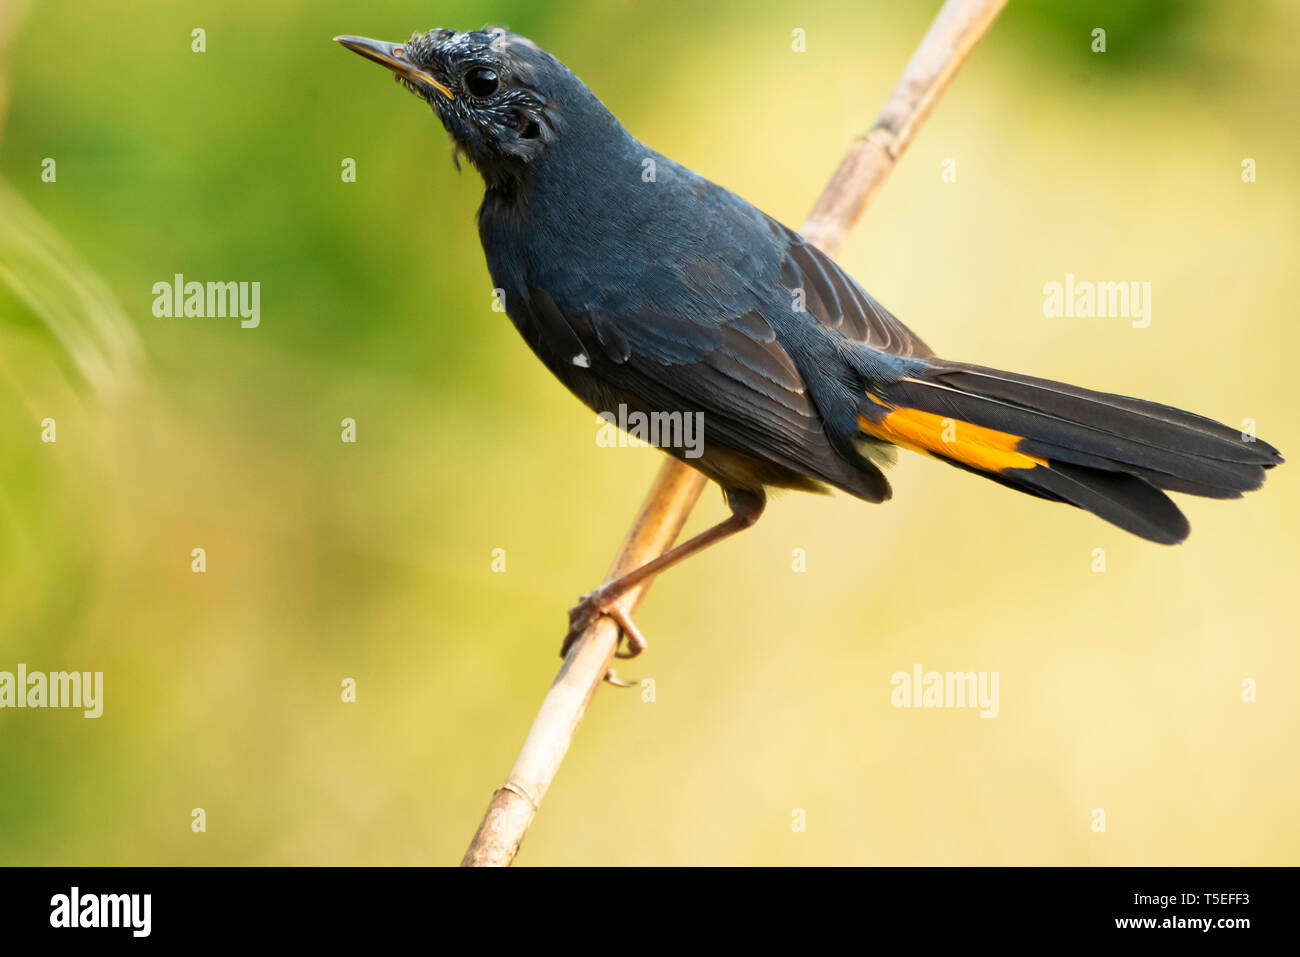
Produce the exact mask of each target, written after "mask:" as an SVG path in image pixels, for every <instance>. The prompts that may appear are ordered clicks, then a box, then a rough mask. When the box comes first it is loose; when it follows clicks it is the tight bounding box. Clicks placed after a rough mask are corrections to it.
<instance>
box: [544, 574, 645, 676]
mask: <svg viewBox="0 0 1300 957" xmlns="http://www.w3.org/2000/svg"><path fill="white" fill-rule="evenodd" d="M621 597H622V596H621V595H616V594H610V593H609V592H606V591H605V590H604V589H603V588H597V589H596V590H595V591H593V592H590V593H589V594H586V595H583V596H582V597H581V598H580V599H578V603H577V604H576V605H574V606H573V607H572V608H570V609H569V633H568V634H567V635H565V636H564V644H563V645H562V646H561V647H560V657H561V658H563V657H565V656H566V655H568V653H569V649H570V648H572V647H573V643H574V642H575V641H577V640H578V636H579V635H581V634H582V633H583V632H584V631H586V630H587V628H589V627H590V626H591V624H592V623H593V622H595V621H596V619H597V618H600V617H601V616H604V615H607V616H609V617H610V618H612V619H613V620H614V623H615V624H616V625H618V629H619V639H620V641H619V645H620V647H621V646H623V645H626V646H627V648H626V650H620V651H616V652H615V653H614V654H615V656H616V657H618V658H635V657H636V656H637V655H639V654H641V652H643V651H645V650H646V648H647V647H648V645H647V643H646V640H645V636H644V635H642V634H641V630H640V629H639V628H637V626H636V623H635V622H634V621H632V618H631V616H630V615H629V614H628V613H627V612H626V611H624V610H623V607H622V606H621V605H620V604H619V603H618V600H619V598H621ZM613 674H614V673H613V671H610V672H609V674H607V675H606V676H605V680H607V681H610V684H617V685H619V687H629V686H628V685H626V684H624V683H622V682H619V681H618V680H617V677H618V676H617V675H614V680H612V681H611V680H610V675H613Z"/></svg>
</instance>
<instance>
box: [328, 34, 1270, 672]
mask: <svg viewBox="0 0 1300 957" xmlns="http://www.w3.org/2000/svg"><path fill="white" fill-rule="evenodd" d="M338 40H339V42H340V43H342V44H343V45H344V46H346V47H348V48H349V49H351V50H354V51H355V52H357V53H359V54H361V55H362V56H365V57H367V58H369V59H371V60H375V61H376V62H379V63H381V64H383V65H384V66H386V67H388V68H389V69H391V70H392V71H393V72H394V73H395V74H396V75H397V79H398V81H399V82H401V83H402V84H403V85H404V86H406V87H408V88H409V89H410V90H412V91H413V92H415V93H416V94H418V95H419V96H421V97H422V98H423V99H425V100H426V101H427V102H428V103H429V104H430V105H431V106H432V107H433V109H434V112H435V113H437V115H438V117H439V118H440V119H441V120H442V123H443V125H444V126H445V127H446V129H447V131H448V133H450V134H451V136H452V138H453V140H454V141H455V144H456V149H457V152H458V153H461V154H463V155H464V156H466V157H467V158H468V159H469V160H470V162H471V163H473V164H474V166H475V167H476V168H477V169H478V171H479V172H480V173H481V174H482V176H483V180H484V183H485V185H486V193H485V195H484V198H483V205H482V207H481V208H480V209H479V216H478V222H479V234H480V236H481V238H482V241H483V251H484V253H485V254H486V256H487V265H488V270H489V272H490V273H491V275H492V280H493V283H494V284H495V285H496V286H497V287H498V288H500V289H501V290H503V291H504V297H505V308H506V312H507V313H508V314H509V316H510V318H511V320H512V321H513V322H514V324H515V326H516V327H517V328H518V329H519V332H520V333H521V334H522V335H523V337H524V339H525V340H526V341H527V343H528V345H529V346H530V347H531V348H532V349H533V351H534V352H535V353H536V354H537V356H538V358H539V359H541V360H542V362H544V363H545V364H546V366H547V368H549V369H550V370H551V371H552V372H553V373H554V374H555V376H556V377H557V378H558V379H559V380H560V381H561V382H563V383H564V384H565V385H566V386H567V387H568V388H569V389H570V390H572V392H573V393H574V394H575V395H577V396H578V398H580V399H581V400H582V401H583V402H585V403H586V404H587V405H589V406H590V407H591V408H592V409H594V410H596V411H597V412H606V411H611V410H616V409H619V408H620V407H623V408H625V409H626V410H630V411H631V412H640V413H642V414H644V415H646V416H653V415H658V416H660V417H661V419H660V421H670V422H671V421H682V420H683V417H685V416H695V415H697V414H698V415H701V416H702V419H701V420H700V421H702V423H703V430H704V441H703V444H702V447H701V448H699V449H696V450H695V451H697V452H699V453H700V454H699V455H698V457H692V454H691V451H692V450H690V449H687V448H683V447H682V445H681V444H676V443H673V442H661V443H660V444H661V445H662V447H663V448H664V450H665V451H666V452H668V453H669V454H671V455H675V456H677V457H678V458H681V459H683V461H686V462H687V463H688V464H689V465H692V466H694V467H695V468H696V469H698V470H699V471H701V472H703V473H704V474H705V475H707V476H708V477H709V478H711V479H713V480H714V481H715V482H717V483H718V484H719V485H720V486H722V489H723V492H724V494H725V496H726V499H727V502H728V504H729V506H730V508H731V510H732V513H733V514H732V517H731V518H729V519H728V520H727V521H725V522H723V523H721V524H720V525H718V526H716V527H715V528H713V529H710V530H709V531H707V532H704V533H703V534H701V535H699V536H697V537H696V538H694V539H692V540H690V541H688V542H686V543H685V544H683V545H680V546H678V547H677V548H676V549H673V550H672V551H671V552H668V553H667V554H666V555H664V556H663V557H661V558H659V559H657V560H655V561H654V562H651V563H650V564H649V565H647V566H644V567H643V568H642V569H638V570H637V571H634V572H632V573H631V574H630V575H627V576H625V577H623V578H620V579H618V580H616V581H613V582H609V583H606V584H605V585H603V586H602V587H601V588H599V589H597V590H596V591H594V592H592V593H591V594H590V595H588V596H585V597H584V598H583V600H582V601H581V602H580V603H579V605H578V606H577V607H575V608H574V609H573V610H572V611H571V612H570V623H571V631H570V639H571V638H572V637H573V636H574V635H575V634H576V633H577V632H578V631H580V630H581V628H583V627H584V626H585V625H586V624H588V623H589V622H590V621H591V620H593V619H594V618H595V617H596V616H598V615H601V614H610V615H612V616H613V617H615V618H616V619H617V620H618V622H619V624H620V625H621V626H622V627H623V630H624V634H625V636H626V638H627V640H628V648H629V653H630V654H635V653H637V652H638V651H639V650H640V649H641V648H643V647H644V639H642V638H641V636H640V635H639V633H638V632H637V630H636V628H635V625H634V624H633V623H632V622H631V621H630V620H629V619H628V617H627V616H626V615H625V614H623V613H622V611H621V610H620V609H619V608H618V607H617V604H616V602H617V599H618V597H619V596H620V595H622V594H623V593H624V592H625V591H626V590H627V589H628V588H630V587H631V586H632V585H634V584H636V583H637V582H639V581H641V580H643V579H644V578H646V577H648V576H649V575H651V574H654V573H655V572H658V571H660V570H662V569H663V568H666V567H668V566H669V565H671V564H674V563H675V562H677V561H680V560H681V559H682V558H684V557H686V556H687V555H689V554H691V553H692V552H695V551H698V550H699V549H701V548H703V547H705V546H707V545H709V544H711V543H713V542H715V541H718V540H719V539H721V538H724V537H726V536H727V535H730V534H732V533H734V532H736V531H739V530H740V529H742V528H746V527H748V526H749V525H751V524H753V522H754V521H755V520H757V518H758V516H759V514H760V513H761V512H762V510H763V505H764V501H765V492H764V490H765V488H767V487H769V486H772V487H781V488H795V489H805V490H810V491H813V490H824V489H825V488H827V487H828V486H829V487H834V488H838V489H842V490H844V491H846V492H848V493H849V494H851V495H855V496H857V497H858V498H861V499H865V500H866V501H868V502H883V501H885V500H886V499H887V498H889V494H890V489H889V483H888V482H887V481H886V479H885V476H884V474H883V473H882V472H881V470H880V464H881V463H882V462H884V461H887V460H888V455H889V449H890V447H891V446H901V447H903V448H907V449H911V450H913V451H917V452H921V453H924V454H926V455H930V456H933V457H935V458H939V459H942V460H944V461H946V462H948V463H950V464H952V465H956V466H958V467H959V468H962V469H966V470H967V471H970V472H974V473H976V474H979V475H983V476H985V477H986V478H990V479H993V480H994V481H996V482H1000V483H1001V484H1003V485H1006V486H1009V487H1011V488H1014V489H1017V490H1019V491H1021V492H1027V493H1029V494H1031V495H1035V496H1038V497H1040V498H1045V499H1050V500H1052V501H1057V502H1066V503H1068V504H1070V505H1075V506H1078V507H1079V508H1082V509H1086V510H1087V511H1089V512H1092V513H1093V514H1095V515H1097V516H1099V517H1101V518H1103V519H1105V520H1106V521H1108V522H1111V523H1113V524H1115V525H1118V526H1119V527H1120V528H1123V529H1125V530H1127V531H1129V532H1132V533H1134V534H1136V535H1140V536H1141V537H1143V538H1146V539H1149V540H1150V541H1153V542H1160V543H1162V544H1173V543H1176V542H1180V541H1182V540H1183V539H1184V538H1186V537H1187V534H1188V530H1189V529H1188V524H1187V520H1186V518H1184V516H1183V514H1182V512H1180V511H1179V510H1178V507H1177V506H1176V505H1174V503H1173V502H1172V501H1171V500H1170V499H1169V497H1168V496H1167V495H1166V494H1165V492H1166V491H1175V492H1185V493H1188V494H1191V495H1202V496H1208V497H1211V498H1239V497H1240V496H1241V493H1242V492H1245V491H1249V490H1251V489H1255V488H1258V487H1259V486H1260V485H1261V484H1262V483H1263V481H1264V470H1265V469H1267V468H1270V467H1271V466H1273V465H1276V464H1277V463H1279V462H1281V461H1282V459H1281V457H1280V456H1279V455H1278V453H1277V450H1276V449H1274V448H1273V447H1272V446H1270V445H1268V444H1267V443H1265V442H1262V441H1257V440H1255V439H1254V438H1253V437H1248V436H1243V435H1242V433H1241V432H1240V431H1238V430H1236V429H1233V428H1229V427H1228V426H1226V425H1222V424H1220V423H1218V422H1215V421H1212V420H1210V419H1207V418H1203V417H1201V416H1199V415H1193V414H1191V413H1189V412H1183V411H1180V410H1178V409H1175V408H1171V407H1169V406H1165V405H1158V404H1156V403H1154V402H1146V401H1142V400H1140V399H1131V398H1126V397H1124V396H1119V395H1109V394H1106V393H1101V392H1093V391H1091V390H1088V389H1081V388H1077V387H1075V386H1070V385H1064V384H1062V383H1059V382H1051V381H1048V380H1046V379H1038V378H1033V377H1030V376H1025V375H1019V374H1016V373H1010V372H1002V371H999V370H996V369H989V368H984V367H981V366H975V365H970V364H968V363H963V362H953V361H949V360H945V359H941V358H939V357H937V356H936V355H935V354H934V353H933V351H932V350H931V349H930V348H929V347H928V346H927V345H926V344H925V343H924V342H922V341H921V340H920V339H919V338H918V337H917V336H916V334H915V333H913V332H911V331H910V330H909V329H908V328H907V327H906V326H904V325H903V324H902V323H901V322H899V321H898V319H896V318H895V317H894V316H893V315H891V314H890V313H889V311H888V310H886V309H885V308H884V307H883V306H881V305H880V303H878V302H876V300H875V299H873V298H872V297H871V296H870V295H869V294H868V293H867V292H866V291H865V290H864V289H863V288H862V287H861V286H859V285H858V284H857V283H856V282H854V281H853V279H852V278H851V277H849V276H848V275H846V274H845V273H844V271H843V270H841V269H840V268H839V267H838V266H837V265H836V264H835V263H834V262H832V261H831V260H830V259H829V258H827V257H826V256H825V255H823V254H822V253H821V252H820V251H818V250H817V249H816V248H814V247H812V246H810V245H808V244H807V243H806V242H804V240H803V239H802V238H801V237H800V236H799V234H798V233H796V232H794V231H793V230H791V229H789V228H787V227H786V226H783V225H781V224H780V223H778V222H777V221H776V220H774V219H772V218H771V217H770V216H767V215H766V214H764V213H763V212H761V211H759V210H758V209H756V208H755V207H753V206H751V205H750V204H749V203H747V202H745V201H744V200H743V199H741V198H740V197H738V196H736V195H735V194H733V193H731V192H728V191H727V190H725V189H723V188H722V187H721V186H718V185H716V184H714V183H711V182H709V181H708V180H706V179H704V178H703V177H701V176H699V175H697V174H695V173H693V172H691V171H690V170H689V169H686V168H685V167H684V166H681V165H679V164H677V163H674V162H673V161H672V160H670V159H668V158H667V157H666V156H663V155H661V154H659V153H657V152H655V151H654V150H652V149H650V148H649V147H647V146H645V145H644V144H642V143H640V142H638V141H637V140H636V138H634V137H633V136H632V135H631V134H630V133H628V132H627V130H625V129H623V127H622V125H621V124H620V123H619V122H618V120H617V119H615V117H614V116H613V114H611V113H610V112H609V110H607V109H606V108H605V106H604V105H603V104H602V103H601V102H600V100H598V99H597V98H596V97H595V95H594V94H593V93H592V92H591V91H590V90H589V89H587V87H586V86H585V85H584V84H583V83H582V81H581V80H579V79H578V78H577V77H576V76H574V75H573V74H572V73H571V72H569V70H568V69H566V68H565V66H564V65H563V64H562V63H560V62H559V61H558V60H556V59H555V58H554V57H553V56H551V55H550V54H549V53H547V52H546V51H544V50H542V49H541V48H540V47H538V46H537V45H536V44H534V43H532V42H531V41H529V40H527V39H525V38H523V37H520V36H517V35H515V34H512V33H510V32H508V31H506V30H503V29H495V28H494V29H486V30H476V31H473V32H468V33H457V32H455V31H452V30H432V31H430V32H429V33H427V34H416V35H414V36H412V37H411V39H410V40H409V41H407V42H406V43H404V44H391V43H384V42H380V41H376V40H367V39H362V38H359V37H339V38H338ZM672 416H677V419H675V420H674V419H672V418H671V417H672ZM674 434H675V433H674ZM566 647H567V642H566Z"/></svg>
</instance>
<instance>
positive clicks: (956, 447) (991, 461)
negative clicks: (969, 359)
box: [858, 395, 1047, 472]
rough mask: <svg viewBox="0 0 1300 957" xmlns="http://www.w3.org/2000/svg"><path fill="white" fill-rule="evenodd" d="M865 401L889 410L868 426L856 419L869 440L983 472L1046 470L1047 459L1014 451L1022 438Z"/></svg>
mask: <svg viewBox="0 0 1300 957" xmlns="http://www.w3.org/2000/svg"><path fill="white" fill-rule="evenodd" d="M867 398H869V399H871V401H872V402H875V403H876V404H877V405H879V406H881V407H882V408H885V409H889V412H888V413H886V415H885V417H884V418H883V419H881V420H880V421H879V422H872V421H871V420H870V419H868V418H867V417H866V416H864V415H863V416H858V427H859V428H861V429H862V431H863V432H864V433H866V434H867V435H870V436H872V437H873V438H877V439H884V440H885V441H886V442H892V443H893V444H894V445H897V446H900V447H902V448H905V449H911V450H912V451H913V452H920V453H921V454H923V455H929V454H931V453H933V454H936V455H942V456H944V457H945V458H949V459H954V460H955V461H958V462H961V463H962V464H963V465H969V466H971V467H972V468H977V469H982V470H983V471H986V472H1001V471H1003V470H1004V469H1031V468H1034V467H1035V466H1039V465H1041V466H1043V467H1047V459H1040V458H1038V457H1037V456H1035V455H1026V454H1025V453H1024V452H1021V451H1019V450H1018V448H1017V446H1018V445H1019V444H1020V441H1021V439H1022V438H1023V436H1019V435H1012V434H1011V433H1010V432H999V431H998V430H997V429H986V428H984V427H983V426H980V425H974V424H972V423H970V422H963V421H962V420H960V419H952V418H946V417H944V416H941V415H935V414H934V413H933V412H922V411H920V410H919V409H907V408H898V407H894V406H888V405H885V404H884V403H883V402H881V401H880V400H879V399H877V398H876V397H875V396H872V395H869V396H867Z"/></svg>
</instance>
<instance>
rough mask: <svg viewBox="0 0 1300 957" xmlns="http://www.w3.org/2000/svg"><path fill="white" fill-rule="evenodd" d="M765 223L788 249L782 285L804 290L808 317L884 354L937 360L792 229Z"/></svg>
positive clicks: (774, 222) (835, 265)
mask: <svg viewBox="0 0 1300 957" xmlns="http://www.w3.org/2000/svg"><path fill="white" fill-rule="evenodd" d="M764 218H765V219H766V220H767V225H768V228H769V229H770V230H771V231H772V234H773V236H774V237H776V240H777V242H778V243H783V244H785V254H784V256H783V257H782V260H781V285H782V286H783V287H785V289H786V290H787V291H793V290H796V289H802V290H803V292H804V295H805V305H806V308H807V311H808V312H809V313H810V314H811V315H812V316H813V317H814V318H815V319H816V320H817V321H818V322H820V323H821V324H822V325H823V326H825V327H826V328H827V329H833V330H834V331H836V332H838V333H840V334H841V335H843V336H845V337H846V338H848V339H853V340H855V341H857V342H864V343H866V344H867V345H869V346H872V347H874V348H876V349H880V350H881V351H882V352H889V353H892V354H894V355H900V356H916V357H918V358H919V357H924V356H930V355H933V354H934V352H933V351H932V350H931V349H930V347H929V346H927V345H926V344H925V343H924V342H922V341H921V337H920V336H918V335H917V334H916V333H914V332H913V331H912V330H911V329H909V328H907V326H905V325H903V323H902V322H901V321H899V319H898V318H897V317H896V316H895V315H894V314H893V313H891V312H890V311H889V310H888V309H886V308H885V307H884V306H882V305H881V304H880V303H878V302H876V300H875V299H874V298H872V296H871V294H870V293H869V292H867V291H866V290H865V289H863V288H862V287H861V286H859V285H858V283H857V282H856V281H855V280H854V279H853V277H852V276H850V275H849V274H848V273H846V272H845V271H844V270H843V269H841V268H840V267H839V266H838V265H837V264H836V263H835V261H834V260H833V259H831V258H830V257H829V256H827V255H826V254H825V253H823V252H822V251H821V250H820V249H818V248H817V247H816V246H813V245H811V244H810V243H808V242H807V240H805V239H804V238H803V237H802V236H801V235H799V234H798V233H797V232H795V231H794V230H793V229H790V228H789V227H788V226H784V225H782V224H781V223H779V222H777V221H776V220H775V219H772V218H771V217H770V216H765V217H764Z"/></svg>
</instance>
